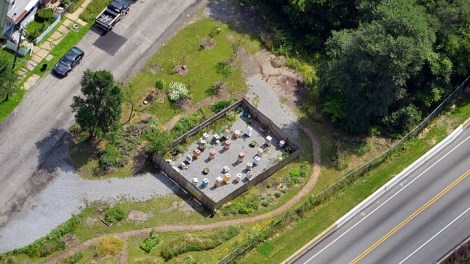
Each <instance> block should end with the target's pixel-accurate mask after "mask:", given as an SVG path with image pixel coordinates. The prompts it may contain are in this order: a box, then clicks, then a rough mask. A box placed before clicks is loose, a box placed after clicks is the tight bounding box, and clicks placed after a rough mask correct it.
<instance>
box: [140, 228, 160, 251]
mask: <svg viewBox="0 0 470 264" xmlns="http://www.w3.org/2000/svg"><path fill="white" fill-rule="evenodd" d="M161 242H162V240H161V238H160V237H159V236H158V235H157V233H156V232H155V231H154V230H152V231H150V234H149V236H148V237H147V238H145V240H144V241H142V243H140V248H141V249H142V250H143V251H145V252H147V253H150V251H152V249H153V248H154V247H156V246H157V245H158V244H160V243H161Z"/></svg>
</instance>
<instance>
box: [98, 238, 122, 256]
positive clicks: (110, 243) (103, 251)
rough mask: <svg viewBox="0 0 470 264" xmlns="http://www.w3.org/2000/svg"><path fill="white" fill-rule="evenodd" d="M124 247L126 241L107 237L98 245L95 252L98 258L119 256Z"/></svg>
mask: <svg viewBox="0 0 470 264" xmlns="http://www.w3.org/2000/svg"><path fill="white" fill-rule="evenodd" d="M123 247H124V241H122V240H119V239H117V238H115V237H112V236H106V237H103V239H101V241H100V242H99V243H98V245H96V247H95V251H96V255H97V256H99V257H104V256H109V255H116V254H118V253H119V252H121V250H122V248H123Z"/></svg>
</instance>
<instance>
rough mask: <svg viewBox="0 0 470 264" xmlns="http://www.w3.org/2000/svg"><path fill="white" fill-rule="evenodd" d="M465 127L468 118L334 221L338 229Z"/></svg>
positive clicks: (439, 149) (468, 121)
mask: <svg viewBox="0 0 470 264" xmlns="http://www.w3.org/2000/svg"><path fill="white" fill-rule="evenodd" d="M465 126H470V118H469V119H468V120H467V121H466V122H465V123H464V124H463V125H460V126H459V127H457V129H455V130H454V131H453V132H452V133H451V134H450V135H449V136H447V137H446V138H445V139H443V140H442V141H441V142H439V144H437V145H435V146H434V147H433V148H432V149H430V150H429V151H428V152H426V153H425V154H424V155H422V156H421V157H420V158H419V159H417V160H416V161H415V162H413V163H412V164H411V165H410V166H408V167H407V168H406V169H404V170H403V171H401V172H400V173H399V174H398V175H396V176H395V177H393V178H392V179H391V180H390V181H388V182H387V183H386V184H385V185H383V186H382V187H380V188H379V189H378V190H377V191H375V192H374V193H373V194H371V195H370V196H369V197H367V198H366V199H365V200H364V201H362V202H361V203H360V204H358V205H357V206H356V207H354V208H353V209H352V210H351V211H349V212H348V213H346V214H345V215H344V216H343V217H341V218H340V219H339V220H338V221H336V226H337V227H338V228H340V227H342V226H344V225H345V224H346V223H348V222H349V220H351V219H352V218H353V217H354V216H356V215H357V214H359V213H360V212H361V211H362V210H364V209H365V208H367V207H369V206H370V205H371V204H372V203H373V202H374V201H375V200H377V199H378V198H380V197H381V196H382V195H384V194H385V193H386V192H387V191H388V190H390V189H392V188H393V187H395V186H396V185H398V183H400V182H401V181H403V179H405V178H406V177H408V176H409V174H410V173H411V172H412V171H414V170H416V169H417V168H418V167H420V166H421V165H423V164H424V163H426V162H427V161H428V160H429V159H430V158H432V157H434V156H435V155H436V154H437V153H438V152H439V151H441V150H442V149H443V148H444V147H445V146H447V145H448V144H449V143H450V142H452V141H454V139H455V138H456V137H457V136H459V135H460V134H461V133H462V132H463V130H464V127H465Z"/></svg>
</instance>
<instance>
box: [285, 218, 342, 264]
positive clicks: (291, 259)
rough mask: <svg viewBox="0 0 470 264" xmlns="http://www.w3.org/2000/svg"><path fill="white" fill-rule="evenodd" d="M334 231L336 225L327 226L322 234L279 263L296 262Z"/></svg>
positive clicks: (288, 263)
mask: <svg viewBox="0 0 470 264" xmlns="http://www.w3.org/2000/svg"><path fill="white" fill-rule="evenodd" d="M336 229H337V226H336V224H333V225H331V226H329V227H328V228H327V229H325V230H324V231H323V232H321V233H320V234H319V235H318V236H316V237H315V238H314V239H312V240H310V241H309V242H308V243H307V244H305V245H304V246H303V247H302V248H300V249H299V250H297V251H296V252H295V253H294V254H292V255H291V256H290V257H288V258H287V259H286V260H284V261H283V262H281V263H282V264H290V263H294V262H295V261H296V260H298V259H299V258H301V257H302V256H303V255H305V253H307V252H308V251H309V250H310V249H311V248H313V247H315V246H316V245H318V244H319V243H320V242H322V241H323V240H325V239H327V238H328V237H329V236H330V235H331V234H333V233H334V232H336Z"/></svg>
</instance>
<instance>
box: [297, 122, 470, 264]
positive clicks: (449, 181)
mask: <svg viewBox="0 0 470 264" xmlns="http://www.w3.org/2000/svg"><path fill="white" fill-rule="evenodd" d="M469 190H470V129H466V130H464V132H463V133H462V134H461V135H460V136H459V137H458V138H457V139H456V140H454V141H453V142H452V143H451V144H450V145H449V146H447V147H445V148H444V149H443V150H442V151H441V152H440V153H438V154H437V155H436V157H434V158H432V159H431V160H429V161H428V162H427V163H425V164H424V165H423V166H421V167H420V168H418V169H417V170H416V171H415V172H413V173H412V175H411V176H410V177H408V178H407V179H406V180H404V181H403V182H402V183H400V184H399V186H396V187H395V188H394V189H392V190H391V191H390V192H389V193H388V194H387V195H386V196H384V197H382V198H380V199H379V200H378V201H377V202H375V203H374V204H373V205H372V206H371V207H369V208H367V209H366V210H365V211H364V212H362V213H361V214H359V215H358V216H356V217H354V218H353V219H352V221H350V222H349V223H348V224H346V225H345V226H343V227H341V228H339V229H338V231H337V232H335V233H334V234H333V235H332V236H330V237H329V238H327V239H326V240H324V241H322V242H321V243H319V244H318V245H317V246H315V247H314V248H312V249H311V250H310V251H309V252H307V254H305V255H304V256H302V257H301V258H300V259H298V260H297V261H296V262H295V263H433V261H436V260H438V259H439V258H440V257H442V256H443V255H444V254H446V253H447V252H448V251H449V250H451V249H452V248H453V247H455V246H456V245H457V244H458V243H459V242H461V241H463V240H464V239H465V238H466V237H468V236H469V235H470V192H469Z"/></svg>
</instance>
